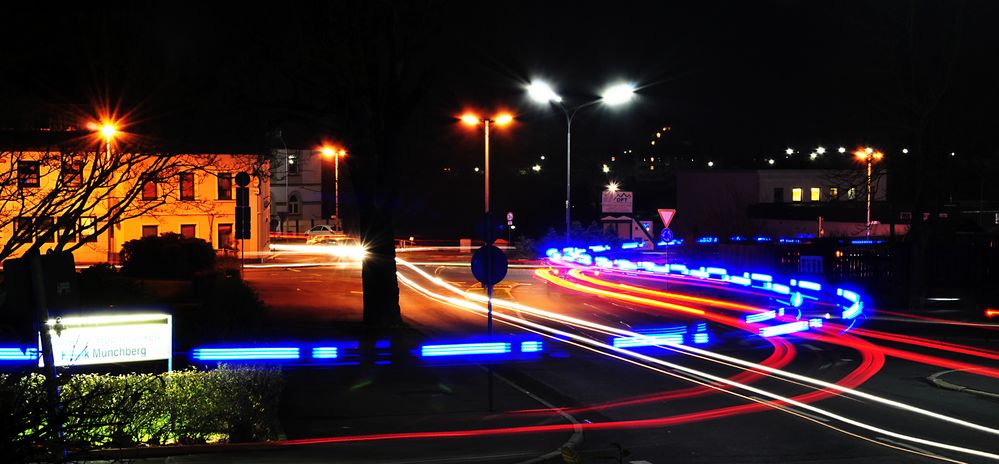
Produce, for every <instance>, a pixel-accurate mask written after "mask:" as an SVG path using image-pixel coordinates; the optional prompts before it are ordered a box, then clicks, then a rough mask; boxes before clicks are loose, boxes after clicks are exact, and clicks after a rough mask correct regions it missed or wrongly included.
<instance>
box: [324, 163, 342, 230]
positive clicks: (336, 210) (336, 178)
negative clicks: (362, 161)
mask: <svg viewBox="0 0 999 464" xmlns="http://www.w3.org/2000/svg"><path fill="white" fill-rule="evenodd" d="M322 152H323V156H325V157H326V158H333V217H335V218H336V223H337V227H339V228H340V230H341V231H343V226H341V225H340V224H341V222H340V157H341V156H347V151H346V150H344V149H340V150H336V149H333V148H331V147H323V149H322Z"/></svg>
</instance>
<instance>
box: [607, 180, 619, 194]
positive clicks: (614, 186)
mask: <svg viewBox="0 0 999 464" xmlns="http://www.w3.org/2000/svg"><path fill="white" fill-rule="evenodd" d="M617 190H618V185H617V182H611V183H609V184H607V191H608V192H611V193H614V192H617Z"/></svg>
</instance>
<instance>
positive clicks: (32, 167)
mask: <svg viewBox="0 0 999 464" xmlns="http://www.w3.org/2000/svg"><path fill="white" fill-rule="evenodd" d="M38 164H39V163H38V161H18V162H17V185H18V187H21V188H26V187H38V185H39V171H38Z"/></svg>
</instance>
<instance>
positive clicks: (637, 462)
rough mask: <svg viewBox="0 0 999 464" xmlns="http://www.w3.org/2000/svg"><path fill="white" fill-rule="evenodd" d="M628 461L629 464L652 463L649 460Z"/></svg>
mask: <svg viewBox="0 0 999 464" xmlns="http://www.w3.org/2000/svg"><path fill="white" fill-rule="evenodd" d="M628 462H630V463H631V464H652V463H651V462H649V461H628Z"/></svg>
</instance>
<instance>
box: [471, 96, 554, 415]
mask: <svg viewBox="0 0 999 464" xmlns="http://www.w3.org/2000/svg"><path fill="white" fill-rule="evenodd" d="M461 122H462V123H464V124H465V125H467V126H477V125H479V123H480V122H481V123H482V126H483V128H484V130H485V134H486V176H485V177H486V183H485V184H486V188H485V190H486V192H485V197H486V218H488V217H489V126H491V125H494V124H495V125H499V126H505V125H507V124H510V123H511V122H513V116H511V115H510V114H508V113H502V114H499V115H497V116H496V117H495V118H493V119H487V118H480V117H478V116H476V115H474V114H471V113H465V114H463V115H462V116H461ZM539 169H540V168H539ZM478 171H479V168H478V167H476V168H475V172H478ZM487 221H488V219H487ZM488 226H490V224H487V227H488ZM487 256H489V255H487ZM490 265H491V263H490V261H489V258H487V260H486V267H487V268H488V267H489V266H490ZM483 286H484V287H485V288H486V298H487V300H486V314H487V316H486V334H487V335H489V336H492V334H493V286H492V284H491V283H485V282H483ZM492 379H493V376H492V373H491V372H490V375H489V382H490V383H489V385H490V393H489V401H490V402H491V401H492V381H493V380H492ZM490 404H491V403H490Z"/></svg>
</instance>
